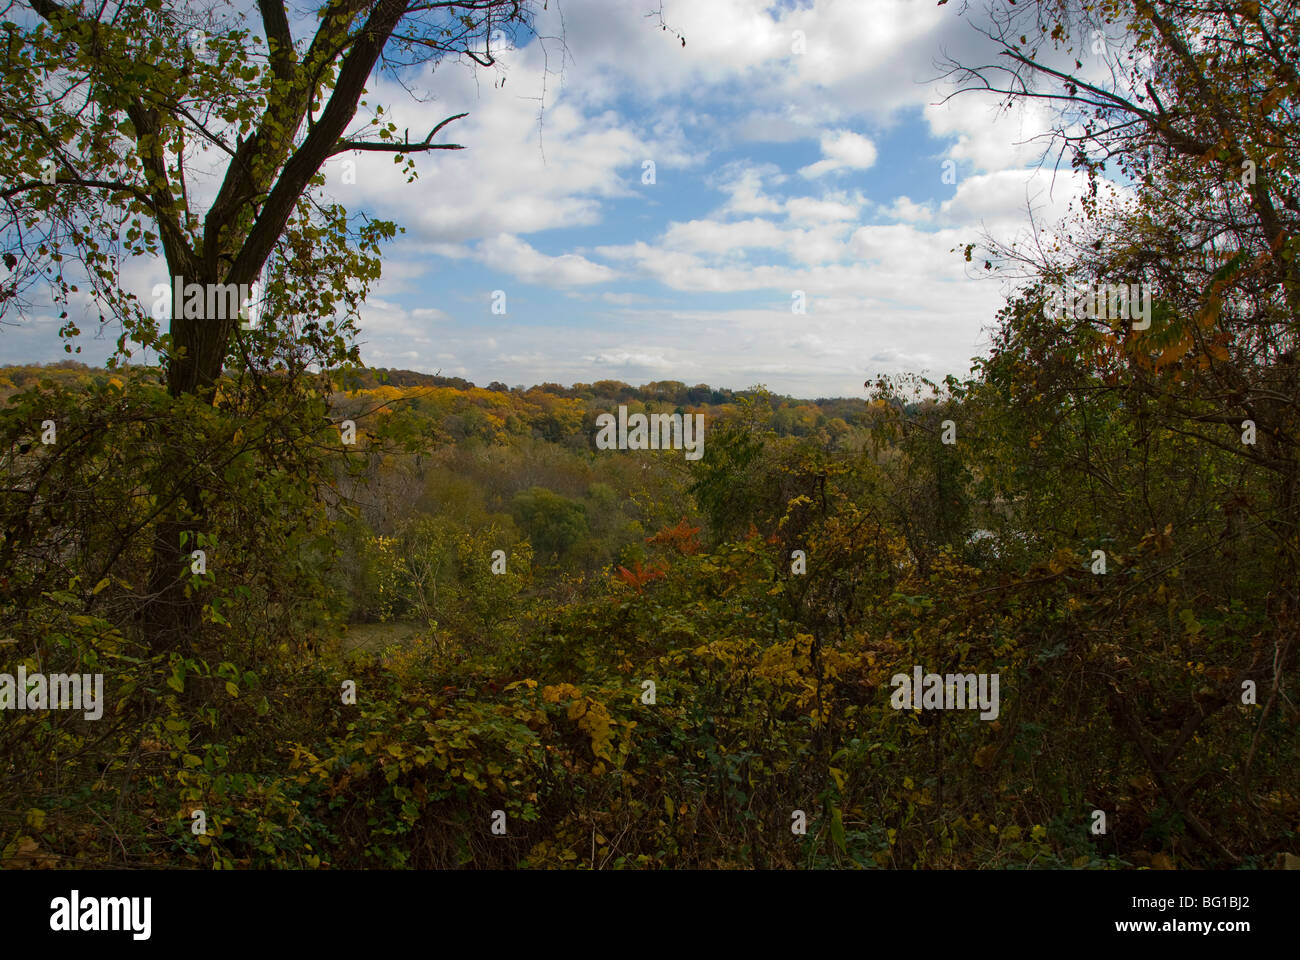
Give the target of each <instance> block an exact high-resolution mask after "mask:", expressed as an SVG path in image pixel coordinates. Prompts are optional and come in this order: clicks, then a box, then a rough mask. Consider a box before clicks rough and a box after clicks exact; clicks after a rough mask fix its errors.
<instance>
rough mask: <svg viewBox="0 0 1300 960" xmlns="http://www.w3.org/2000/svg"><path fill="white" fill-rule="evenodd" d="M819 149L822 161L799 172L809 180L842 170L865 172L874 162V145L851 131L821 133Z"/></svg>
mask: <svg viewBox="0 0 1300 960" xmlns="http://www.w3.org/2000/svg"><path fill="white" fill-rule="evenodd" d="M821 148H822V157H824V159H822V160H818V161H817V162H816V163H814V164H811V165H809V166H807V167H804V168H803V169H802V170H800V171H799V172H800V173H801V174H803V175H804V176H805V177H807V178H809V179H810V180H811V179H814V178H816V177H821V176H824V175H825V174H828V173H837V172H839V171H842V170H866V169H868V168H870V167H872V166H874V165H875V162H876V145H875V144H874V143H872V142H871V141H870V140H868V139H867V138H866V137H864V136H862V134H860V133H854V132H853V131H852V130H833V131H830V132H828V133H823V134H822V137H821Z"/></svg>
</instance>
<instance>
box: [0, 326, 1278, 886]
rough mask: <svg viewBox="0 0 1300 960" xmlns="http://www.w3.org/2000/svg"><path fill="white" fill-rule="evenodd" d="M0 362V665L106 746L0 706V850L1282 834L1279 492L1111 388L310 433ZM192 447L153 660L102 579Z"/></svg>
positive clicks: (220, 851) (420, 862) (1177, 846)
mask: <svg viewBox="0 0 1300 960" xmlns="http://www.w3.org/2000/svg"><path fill="white" fill-rule="evenodd" d="M1014 322H1015V320H1014V313H1012V312H1011V310H1010V309H1009V319H1008V323H1009V324H1011V323H1014ZM1002 360H1003V362H1004V364H1005V365H1006V367H1008V368H1010V369H1012V370H1015V369H1018V368H1019V369H1023V368H1024V365H1023V364H1022V363H1020V361H1019V360H1018V358H1015V357H1011V356H1006V357H1003V358H1002ZM1037 369H1038V367H1037V365H1036V367H1035V370H1036V371H1037ZM3 376H4V379H3V380H0V386H3V387H4V388H5V390H6V391H9V392H11V396H10V397H9V398H8V400H9V403H8V406H7V411H8V412H7V414H6V432H7V435H6V437H5V443H6V448H7V450H8V456H7V460H6V465H7V470H8V481H7V487H8V488H9V489H8V492H7V493H6V498H5V501H4V503H5V508H6V520H5V529H6V531H7V533H6V537H5V540H4V542H3V548H4V551H5V557H4V561H5V562H4V568H5V570H6V576H5V580H4V581H3V589H4V591H5V594H4V596H5V604H6V605H5V607H4V631H5V634H6V636H8V637H10V638H12V639H13V640H15V641H16V642H14V643H12V644H9V645H7V646H6V648H5V655H6V665H5V668H6V669H7V670H8V671H9V672H11V673H12V672H13V671H14V669H16V667H17V665H18V664H19V663H26V664H27V665H28V667H29V669H32V670H35V669H36V667H37V665H41V666H43V667H44V668H45V670H46V671H47V672H48V671H51V670H55V669H56V668H58V669H66V670H68V671H72V670H76V671H81V672H86V671H91V670H102V671H103V672H105V674H106V675H107V676H108V677H109V678H111V679H110V682H109V691H108V698H107V703H108V706H107V708H106V711H105V717H104V723H103V725H102V726H101V725H95V724H88V723H86V722H85V721H84V720H82V719H81V718H80V716H79V715H75V714H73V715H68V714H64V715H62V716H56V715H54V714H43V713H39V712H31V713H14V714H11V715H10V716H9V718H7V722H6V725H5V727H4V733H3V736H4V738H5V741H6V742H5V743H4V746H3V754H4V755H5V756H6V757H9V758H10V767H9V771H8V774H7V781H6V782H7V783H8V784H9V786H8V791H9V795H10V797H11V798H13V799H12V800H11V802H10V803H9V804H8V806H7V811H8V812H7V813H6V814H5V818H6V819H5V823H4V830H5V836H6V841H5V842H6V847H5V855H6V859H11V860H12V859H15V858H16V859H17V860H18V861H21V862H30V863H33V864H39V863H46V864H66V863H69V862H103V863H133V864H158V865H163V864H176V865H180V864H196V865H197V864H203V865H216V866H226V867H261V866H270V865H282V866H320V865H332V866H336V867H356V866H415V867H431V866H439V867H445V866H456V865H471V864H472V865H477V866H502V865H529V866H539V867H540V866H566V865H567V866H587V867H611V866H750V865H752V866H760V867H764V866H770V867H778V866H796V865H834V864H838V865H851V864H859V865H863V866H879V867H912V866H926V867H953V866H957V867H989V866H1024V865H1035V866H1071V865H1073V866H1076V867H1077V866H1092V867H1102V866H1106V867H1115V866H1126V865H1140V866H1149V865H1151V866H1161V865H1163V866H1171V865H1174V864H1176V863H1186V864H1216V865H1225V864H1229V863H1239V862H1245V863H1254V864H1257V865H1263V864H1265V863H1268V862H1271V860H1272V858H1273V856H1274V855H1275V854H1276V853H1277V852H1278V851H1279V850H1281V849H1283V848H1284V847H1285V846H1286V845H1287V842H1288V839H1289V838H1290V837H1291V836H1292V832H1291V831H1293V830H1294V828H1295V820H1296V816H1297V812H1298V810H1297V805H1298V804H1300V797H1298V796H1297V791H1296V784H1295V779H1294V771H1295V762H1296V756H1295V740H1294V738H1293V737H1292V736H1291V735H1290V728H1289V725H1290V722H1291V721H1290V719H1289V718H1288V717H1287V713H1286V711H1287V709H1288V708H1287V707H1286V706H1285V705H1284V704H1281V703H1277V702H1276V700H1275V697H1276V692H1275V691H1276V690H1277V687H1276V686H1274V684H1273V678H1274V677H1275V676H1276V674H1275V673H1274V672H1273V671H1274V670H1275V669H1276V664H1277V663H1278V660H1277V658H1278V657H1280V656H1282V655H1284V653H1285V642H1284V641H1283V640H1282V639H1281V636H1282V635H1281V634H1280V633H1279V631H1280V630H1283V629H1285V627H1284V624H1286V623H1289V622H1291V620H1290V618H1292V617H1293V616H1294V611H1293V610H1292V609H1291V608H1290V607H1289V606H1288V605H1287V603H1286V600H1285V597H1284V596H1283V595H1281V594H1280V593H1279V591H1278V585H1279V584H1281V583H1284V582H1286V578H1287V577H1289V576H1290V573H1289V572H1288V571H1287V567H1286V565H1287V564H1288V563H1289V562H1290V557H1291V554H1290V553H1289V552H1287V551H1283V550H1279V549H1277V547H1276V544H1277V543H1278V541H1277V539H1276V535H1275V533H1273V530H1275V529H1276V528H1274V527H1271V526H1270V525H1269V524H1268V523H1267V517H1268V516H1269V513H1270V511H1275V510H1276V509H1277V508H1276V506H1275V505H1274V504H1273V503H1272V501H1271V497H1272V496H1273V494H1272V491H1271V487H1270V484H1269V483H1268V478H1267V474H1265V473H1263V471H1261V470H1259V469H1251V467H1250V465H1249V464H1245V463H1242V462H1241V459H1242V458H1241V457H1240V456H1239V455H1238V454H1237V452H1236V451H1235V450H1233V449H1231V448H1228V449H1220V448H1218V447H1216V446H1213V445H1209V444H1195V443H1190V442H1187V441H1185V440H1184V439H1181V438H1180V437H1179V435H1178V434H1177V432H1175V431H1173V430H1170V429H1167V428H1164V429H1162V428H1161V427H1159V426H1157V425H1146V426H1143V425H1142V424H1141V422H1140V421H1137V420H1136V419H1135V418H1133V417H1132V415H1131V414H1129V413H1128V412H1127V411H1126V410H1125V406H1124V400H1123V398H1122V397H1119V398H1116V400H1115V401H1113V402H1111V401H1105V400H1101V401H1100V402H1099V401H1096V400H1094V401H1093V402H1090V403H1089V404H1087V405H1083V406H1073V407H1071V406H1070V405H1069V404H1068V403H1066V402H1063V400H1062V399H1061V397H1060V396H1049V395H1044V396H1042V397H1041V398H1040V399H1038V401H1037V406H1038V409H1040V410H1043V409H1050V410H1052V411H1053V418H1052V419H1049V418H1048V417H1047V416H1045V415H1044V416H1034V415H1033V414H1032V412H1031V409H1027V407H1026V404H1025V402H1024V401H1018V402H1014V403H1011V402H1008V399H1007V396H1008V394H1009V393H1010V392H1011V391H1013V390H1016V389H1022V388H1024V387H1025V386H1027V385H1029V384H1025V383H1024V382H1023V381H1018V380H1017V379H1016V378H1015V377H1012V376H1007V375H1005V374H1003V373H1002V371H1000V370H997V371H994V370H991V371H990V372H989V373H988V374H987V375H986V377H985V378H984V379H982V380H979V381H972V382H970V383H968V384H965V385H958V384H951V385H949V389H947V390H940V389H939V388H937V387H936V388H934V389H925V385H924V384H922V383H919V382H918V383H907V384H904V383H902V382H896V383H882V384H879V385H877V386H876V390H875V391H874V393H873V397H872V399H871V400H870V401H825V400H823V401H819V402H798V401H793V400H789V399H787V398H781V397H776V396H773V395H771V394H769V393H768V392H766V391H764V390H761V389H756V390H751V391H746V392H740V393H735V394H728V393H723V392H721V391H716V392H715V391H712V390H710V389H708V388H706V387H703V386H700V387H695V388H686V387H685V386H683V385H682V384H674V383H658V384H648V385H646V386H644V387H640V388H633V387H629V386H627V385H624V384H619V383H609V382H606V383H600V384H594V385H591V386H587V385H581V384H580V385H576V386H575V387H574V388H573V389H571V390H562V389H557V388H553V387H552V388H547V387H541V388H533V389H531V390H513V391H512V390H507V389H504V388H502V387H501V386H500V385H497V388H496V389H486V390H485V389H480V388H476V387H473V386H472V385H470V384H468V383H462V384H458V385H455V386H448V385H442V384H440V383H437V382H431V378H422V377H420V376H419V375H415V374H409V373H405V372H400V371H366V378H365V380H364V381H362V382H359V383H357V384H355V385H354V387H353V388H352V389H336V388H337V387H338V386H339V385H337V384H333V385H331V384H330V383H328V382H327V381H326V380H325V379H324V378H319V379H317V380H314V381H313V382H312V385H311V386H310V387H308V386H306V384H300V385H299V389H300V390H301V391H302V393H301V396H299V397H297V398H296V400H297V402H298V403H300V404H307V405H310V409H314V410H319V411H321V415H319V416H317V417H316V418H315V420H312V419H308V418H305V417H304V421H305V423H306V424H307V426H304V427H302V428H300V429H301V432H300V433H297V434H296V435H295V434H291V433H289V432H288V431H287V430H286V429H285V427H284V422H283V421H282V420H279V419H277V418H274V417H270V416H261V417H258V418H253V417H250V416H248V414H247V413H244V412H240V411H239V408H238V407H237V406H236V405H235V397H237V396H238V384H237V383H236V382H235V381H232V382H231V383H230V384H229V385H228V386H227V387H225V388H223V393H224V392H225V390H228V391H229V397H230V400H222V401H218V403H217V404H216V405H215V407H214V408H213V412H212V415H211V419H210V420H209V421H207V422H202V423H198V424H195V423H193V422H184V423H177V422H175V421H174V420H172V419H170V418H169V417H168V416H167V414H166V412H165V411H166V405H165V401H164V400H163V398H162V388H161V387H160V385H159V384H158V376H157V372H156V371H153V370H148V369H129V370H118V371H115V372H110V371H104V370H93V369H89V368H84V367H81V366H80V365H78V364H64V365H62V366H61V367H56V368H47V369H33V368H12V367H11V368H7V369H5V370H4V371H3ZM384 381H387V382H384ZM421 381H430V382H427V385H426V383H423V382H421ZM395 383H404V384H406V385H403V386H394V385H393V384H395ZM1029 383H1030V384H1032V383H1033V381H1030V382H1029ZM1045 387H1047V388H1049V389H1050V387H1049V385H1048V384H1046V383H1042V384H1041V385H1039V386H1038V387H1037V388H1038V389H1039V390H1043V389H1044V388H1045ZM904 388H906V391H905V390H904ZM259 389H260V390H265V391H267V393H268V394H271V395H272V396H275V395H276V392H280V391H286V390H288V389H289V385H288V384H277V383H275V382H274V378H272V381H271V382H269V383H265V382H264V383H263V384H261V385H259ZM692 396H694V397H696V398H698V402H692V399H691V398H692ZM715 401H717V402H715ZM281 402H284V401H281ZM619 403H621V404H624V405H627V406H628V407H629V408H630V409H638V410H640V409H654V408H656V407H657V408H660V409H662V410H664V411H666V412H671V411H673V410H679V409H680V410H683V411H687V412H696V411H700V412H704V413H705V414H706V416H707V417H708V421H707V422H708V424H709V430H708V433H707V435H706V437H707V438H706V451H707V455H706V456H705V457H703V458H702V459H701V460H700V461H698V462H696V463H691V462H689V461H687V460H686V459H685V457H684V456H683V455H682V453H681V452H680V451H675V450H662V451H601V450H597V449H595V447H594V444H593V440H592V438H593V437H594V435H595V428H594V426H593V423H594V418H595V416H596V415H597V414H598V413H599V412H600V411H602V410H605V409H608V408H609V407H610V405H611V404H619ZM45 420H53V421H54V422H55V423H56V424H58V435H57V440H56V442H54V443H51V444H48V445H42V444H41V443H40V441H39V439H38V437H39V434H40V427H41V422H42V421H45ZM346 420H352V421H353V422H354V423H355V442H354V443H352V444H345V443H343V442H342V439H341V437H342V431H341V427H340V424H342V423H343V422H344V421H346ZM943 421H951V422H952V424H953V425H954V426H955V427H956V443H953V444H944V443H943V442H942V440H941V433H942V429H943V427H942V423H943ZM254 423H257V424H260V426H258V427H256V428H251V427H250V424H254ZM1226 432H1227V431H1225V433H1226ZM178 436H184V437H186V438H187V440H186V442H189V443H192V444H194V445H195V446H196V448H197V449H201V450H204V451H206V460H205V471H206V475H207V476H208V477H209V478H210V480H209V482H210V483H211V490H212V494H213V496H212V500H211V505H210V510H211V512H212V515H213V520H210V521H209V526H208V528H207V530H203V531H196V532H195V535H194V539H193V541H192V542H193V543H195V544H198V545H199V547H201V548H202V549H203V550H204V551H205V557H206V572H205V573H203V574H192V575H188V576H186V578H185V580H186V589H187V592H188V593H192V594H193V595H194V596H197V597H199V598H201V601H202V622H201V624H200V625H199V626H198V627H197V628H196V629H195V631H194V632H193V634H192V635H191V636H190V637H189V638H188V642H186V643H184V644H181V645H180V646H179V648H178V649H172V650H157V649H152V648H150V646H149V645H148V643H147V642H145V640H143V639H142V638H141V637H140V635H139V632H138V630H137V629H136V628H135V625H134V621H133V616H134V614H133V611H135V610H137V609H138V607H139V605H140V602H141V597H142V585H141V583H140V581H139V573H140V571H141V569H142V566H141V565H140V564H139V563H137V564H135V565H132V564H131V563H129V562H124V558H130V557H131V556H132V555H133V552H135V551H139V549H140V546H139V544H140V536H139V531H140V530H142V529H144V528H146V527H147V525H148V524H149V522H150V514H151V512H152V511H153V510H155V509H156V508H155V506H154V505H153V503H152V502H151V500H150V499H149V498H146V497H142V496H139V494H138V492H137V491H138V489H139V486H140V484H141V479H140V471H141V470H142V469H143V468H144V467H145V465H147V464H150V463H153V462H157V449H158V446H159V445H160V444H161V443H164V442H168V439H167V438H169V437H170V438H177V437H178ZM171 442H175V440H174V439H173V440H171ZM1224 446H1226V444H1225V445H1224ZM1135 448H1138V449H1143V450H1145V451H1146V452H1145V453H1144V455H1143V456H1142V457H1135V456H1134V455H1133V451H1134V449H1135ZM1085 451H1086V453H1085ZM290 455H292V457H293V459H292V460H290V459H289V458H290ZM286 463H291V464H292V466H293V467H294V469H298V470H310V471H311V473H310V474H309V475H308V477H307V479H310V480H311V481H312V483H314V484H315V488H316V489H317V490H319V491H320V492H321V496H320V497H319V498H315V497H311V498H302V497H301V495H299V498H298V499H292V498H291V497H292V493H293V491H295V490H305V489H306V488H305V487H304V486H302V484H301V482H300V478H298V477H292V476H286V474H285V467H284V465H285V464H286ZM1080 463H1087V464H1088V465H1089V467H1088V469H1087V470H1082V469H1080V467H1079V464H1080ZM15 488H17V489H15ZM276 504H279V505H280V507H279V509H275V505H276ZM496 551H501V553H500V554H497V553H495V552H496ZM796 551H802V552H803V553H802V557H803V558H806V559H805V560H803V561H801V560H800V559H799V557H800V555H799V554H796ZM1096 551H1101V552H1102V554H1104V561H1103V565H1104V573H1099V572H1098V570H1099V569H1100V568H1099V565H1098V563H1097V557H1098V553H1097V552H1096ZM136 555H138V554H136ZM187 573H189V571H187ZM916 664H920V665H924V666H925V669H926V670H927V671H935V672H939V673H953V672H956V673H967V672H972V671H973V672H977V673H978V672H986V673H996V674H998V675H999V677H1000V690H1001V694H1000V695H1001V702H1002V707H1001V712H1000V715H999V716H998V717H997V718H996V719H994V720H993V721H992V722H986V721H984V720H981V719H980V718H979V716H978V715H977V714H973V713H966V714H962V713H954V714H953V715H952V716H951V717H948V718H944V717H943V715H942V714H940V713H935V712H928V713H927V712H925V711H912V710H897V709H893V708H892V706H891V694H892V689H891V687H890V680H891V677H893V676H894V675H896V674H899V673H902V674H907V675H910V674H911V673H912V670H913V666H914V665H916ZM1244 679H1253V680H1255V681H1256V683H1257V689H1258V690H1259V694H1258V698H1257V699H1256V700H1255V702H1254V703H1251V704H1246V703H1243V702H1242V696H1241V691H1242V681H1243V680H1244ZM647 681H651V682H652V683H653V693H651V691H650V688H649V687H647V686H646V682H647ZM1270 703H1271V704H1273V707H1272V711H1270V712H1271V713H1272V716H1271V717H1270V716H1269V715H1268V713H1266V712H1265V711H1266V710H1267V707H1268V705H1269V704H1270ZM46 758H50V759H53V758H57V759H58V762H57V764H51V763H49V762H43V761H45V759H46ZM196 810H201V811H202V812H203V815H204V818H205V820H206V833H204V834H199V835H195V834H194V833H192V831H191V827H192V824H193V822H194V819H193V813H194V811H196ZM1095 810H1101V811H1104V812H1105V814H1106V816H1107V821H1108V823H1107V830H1106V832H1105V833H1104V834H1097V833H1094V832H1093V830H1092V829H1091V828H1092V824H1093V820H1092V817H1093V811H1095ZM493 811H504V813H505V817H506V820H505V823H506V825H507V833H506V835H505V836H504V837H500V836H494V835H493V832H492V825H493V819H492V817H493ZM796 811H802V813H801V814H796ZM797 817H803V818H806V823H807V831H806V833H804V834H800V833H797V832H795V830H793V829H792V827H793V826H794V825H795V823H796V819H795V818H797ZM105 821H106V822H109V823H112V824H113V825H114V828H113V830H112V831H105V830H103V829H101V828H100V827H98V826H95V824H97V823H100V822H105Z"/></svg>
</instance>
